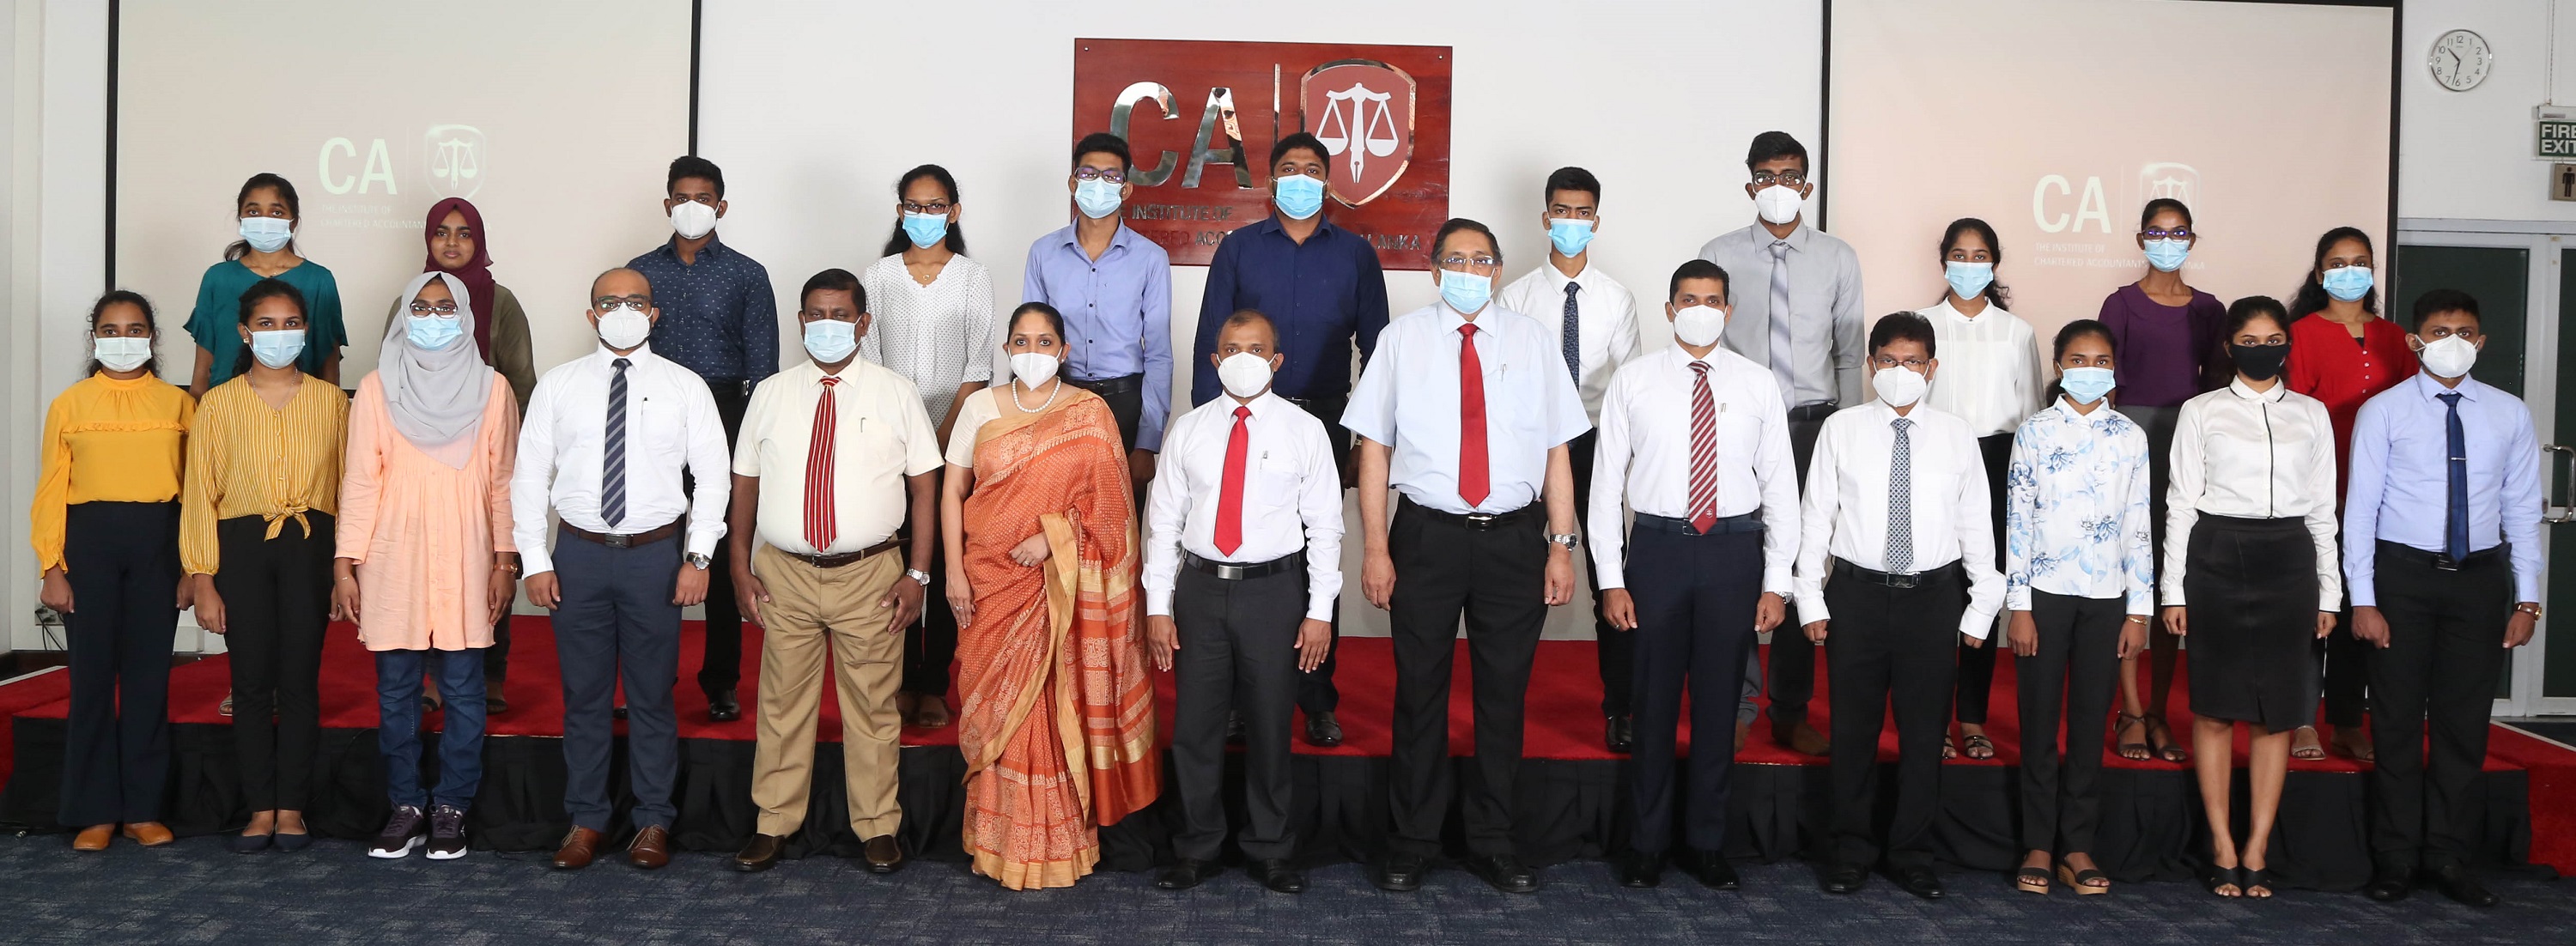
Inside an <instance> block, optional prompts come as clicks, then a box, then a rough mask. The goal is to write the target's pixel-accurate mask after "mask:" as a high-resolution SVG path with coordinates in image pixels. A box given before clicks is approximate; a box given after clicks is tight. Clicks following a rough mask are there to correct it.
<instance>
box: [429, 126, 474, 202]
mask: <svg viewBox="0 0 2576 946" xmlns="http://www.w3.org/2000/svg"><path fill="white" fill-rule="evenodd" d="M421 140H422V147H421V154H422V156H423V158H424V159H425V160H426V161H427V162H428V167H427V168H426V170H427V171H428V172H429V189H430V192H431V193H434V194H437V195H438V196H440V197H464V198H471V197H473V196H474V192H475V191H478V190H481V189H482V188H483V158H484V148H483V131H482V130H481V129H478V128H475V127H474V126H472V125H431V126H430V127H429V131H428V132H427V133H426V134H424V135H422V137H421Z"/></svg>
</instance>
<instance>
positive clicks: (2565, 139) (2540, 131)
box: [2531, 105, 2576, 161]
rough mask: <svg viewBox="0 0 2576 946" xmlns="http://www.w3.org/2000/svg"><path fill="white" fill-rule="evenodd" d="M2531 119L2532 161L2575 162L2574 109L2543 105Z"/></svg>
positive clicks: (2533, 112)
mask: <svg viewBox="0 0 2576 946" xmlns="http://www.w3.org/2000/svg"><path fill="white" fill-rule="evenodd" d="M2531 117H2532V124H2533V131H2532V138H2531V140H2532V152H2531V157H2532V159H2533V160H2538V161H2576V108H2569V107H2567V106H2549V105H2543V106H2540V107H2538V108H2534V109H2532V110H2531Z"/></svg>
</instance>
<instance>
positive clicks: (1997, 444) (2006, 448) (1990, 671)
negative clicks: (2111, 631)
mask: <svg viewBox="0 0 2576 946" xmlns="http://www.w3.org/2000/svg"><path fill="white" fill-rule="evenodd" d="M2012 444H2013V435H2011V434H1995V435H1992V436H1987V437H1979V438H1977V453H1978V454H1980V455H1982V456H1984V457H1985V460H1986V497H1987V500H1986V508H1987V510H1988V511H1989V512H1991V513H1993V518H1994V535H1995V561H1996V562H2002V561H2003V559H2004V555H2003V549H2004V473H2005V471H2007V470H2008V469H2010V467H2011V464H2012ZM2002 640H2003V635H2002V634H1997V633H1989V634H1987V635H1986V646H1984V647H1970V646H1968V643H1967V642H1966V641H1961V642H1959V686H1958V695H1957V697H1956V698H1955V699H1954V700H1953V702H1954V703H1955V704H1956V705H1957V714H1958V715H1957V717H1956V718H1957V719H1958V720H1959V721H1960V722H1963V723H1975V724H1977V725H1979V726H1983V725H1985V724H1986V703H1987V701H1988V700H1990V699H1992V698H1993V695H1994V689H1995V644H1996V643H1997V642H1999V641H2002ZM2007 646H2009V645H2007Z"/></svg>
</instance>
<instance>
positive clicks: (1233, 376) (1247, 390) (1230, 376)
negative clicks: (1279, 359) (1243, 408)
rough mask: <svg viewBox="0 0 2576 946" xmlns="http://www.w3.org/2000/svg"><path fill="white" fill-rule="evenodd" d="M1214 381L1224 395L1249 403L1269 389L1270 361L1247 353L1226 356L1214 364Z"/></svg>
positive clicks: (1241, 352) (1240, 352)
mask: <svg viewBox="0 0 2576 946" xmlns="http://www.w3.org/2000/svg"><path fill="white" fill-rule="evenodd" d="M1216 380H1217V383H1219V384H1223V385H1225V393H1227V394H1231V395H1234V396H1236V397H1239V398H1242V399H1244V400H1247V401H1249V400H1251V399H1253V398H1256V397H1259V396H1261V392H1263V391H1267V390H1269V389H1270V359H1268V358H1263V357H1261V356H1259V355H1256V354H1253V353H1251V352H1248V351H1239V352H1235V353H1234V354H1231V355H1227V356H1225V359H1224V360H1222V361H1219V362H1217V363H1216Z"/></svg>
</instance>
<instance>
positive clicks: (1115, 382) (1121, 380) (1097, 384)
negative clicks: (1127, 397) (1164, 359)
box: [1064, 374, 1145, 397]
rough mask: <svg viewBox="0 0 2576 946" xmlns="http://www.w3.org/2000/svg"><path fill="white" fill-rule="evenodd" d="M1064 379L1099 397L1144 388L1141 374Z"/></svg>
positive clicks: (1067, 382) (1127, 392) (1130, 392)
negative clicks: (1093, 378) (1091, 378)
mask: <svg viewBox="0 0 2576 946" xmlns="http://www.w3.org/2000/svg"><path fill="white" fill-rule="evenodd" d="M1064 381H1065V383H1066V384H1070V385H1073V386H1074V387H1077V388H1081V389H1083V390H1085V391H1089V392H1091V393H1093V394H1097V395H1100V396H1101V397H1109V396H1111V395H1117V394H1133V393H1136V392H1137V391H1141V390H1144V388H1145V376H1144V375H1142V374H1131V375H1123V376H1120V377H1115V378H1100V379H1096V380H1088V381H1086V380H1084V379H1081V378H1073V377H1068V378H1066V379H1064Z"/></svg>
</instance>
